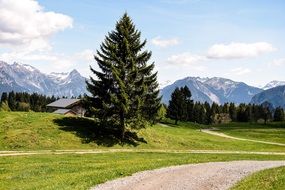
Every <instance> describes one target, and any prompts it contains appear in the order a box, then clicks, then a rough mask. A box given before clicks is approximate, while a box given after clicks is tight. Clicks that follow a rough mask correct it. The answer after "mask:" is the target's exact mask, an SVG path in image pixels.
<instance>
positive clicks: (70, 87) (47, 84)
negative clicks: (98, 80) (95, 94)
mask: <svg viewBox="0 0 285 190" xmlns="http://www.w3.org/2000/svg"><path fill="white" fill-rule="evenodd" d="M85 80H86V78H84V77H83V76H81V75H80V73H79V72H78V71H77V70H73V71H71V72H69V73H51V74H44V73H42V72H40V71H39V70H38V69H36V68H34V67H32V66H30V65H26V64H19V63H14V64H11V65H10V64H8V63H6V62H3V61H0V94H1V93H2V92H10V91H12V90H13V91H16V92H29V93H32V92H37V93H40V94H45V95H48V96H52V95H54V96H59V97H61V96H67V97H72V96H79V95H82V94H83V93H87V90H86V84H85Z"/></svg>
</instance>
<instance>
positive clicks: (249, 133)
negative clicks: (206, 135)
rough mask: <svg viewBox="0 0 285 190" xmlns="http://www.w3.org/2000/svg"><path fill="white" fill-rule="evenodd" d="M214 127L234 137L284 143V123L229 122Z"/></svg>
mask: <svg viewBox="0 0 285 190" xmlns="http://www.w3.org/2000/svg"><path fill="white" fill-rule="evenodd" d="M214 127H217V128H218V129H220V131H221V132H223V133H225V134H227V135H231V136H234V137H240V138H248V139H253V140H262V141H269V142H277V143H284V144H285V123H277V122H276V123H269V124H266V125H264V124H258V123H230V124H224V125H217V126H214Z"/></svg>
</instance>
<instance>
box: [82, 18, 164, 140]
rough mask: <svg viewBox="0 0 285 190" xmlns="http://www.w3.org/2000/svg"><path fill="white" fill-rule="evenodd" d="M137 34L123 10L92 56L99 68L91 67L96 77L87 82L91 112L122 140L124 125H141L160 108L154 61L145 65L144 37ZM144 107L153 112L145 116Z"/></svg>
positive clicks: (138, 126) (146, 59)
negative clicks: (119, 133)
mask: <svg viewBox="0 0 285 190" xmlns="http://www.w3.org/2000/svg"><path fill="white" fill-rule="evenodd" d="M140 36H141V33H140V32H139V31H138V30H137V29H136V28H135V25H134V24H133V22H132V20H131V19H130V17H129V16H128V15H127V14H126V13H125V14H124V15H123V17H122V18H121V19H120V20H119V21H118V22H117V24H116V27H115V30H114V31H112V32H110V33H108V35H107V36H106V38H105V41H104V42H103V43H102V45H101V46H100V50H98V51H97V55H96V56H95V57H94V58H95V61H96V62H97V64H98V66H99V68H100V70H101V71H97V70H95V69H93V68H92V67H91V68H90V69H91V71H92V72H93V73H94V74H95V76H96V78H93V77H91V78H90V82H87V89H88V91H89V92H90V93H91V94H92V96H87V98H86V99H87V102H88V103H89V105H90V106H91V108H90V110H91V112H92V113H93V115H94V116H95V117H96V118H98V119H99V120H100V121H101V123H105V124H106V123H111V125H112V126H114V127H118V128H119V130H120V132H121V138H122V139H124V136H125V131H126V127H130V128H137V129H138V128H142V127H145V121H146V119H151V118H153V114H154V113H157V110H158V109H159V107H160V98H159V97H158V84H157V73H153V69H154V63H152V64H147V62H148V61H149V60H150V58H151V52H148V51H143V48H144V47H145V45H146V40H144V41H143V42H141V40H140ZM145 110H152V111H153V112H151V113H150V114H149V115H147V114H146V112H147V111H145ZM147 113H149V112H147ZM118 121H119V122H118Z"/></svg>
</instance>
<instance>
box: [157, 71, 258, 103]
mask: <svg viewBox="0 0 285 190" xmlns="http://www.w3.org/2000/svg"><path fill="white" fill-rule="evenodd" d="M182 86H187V87H188V88H189V89H190V91H191V93H192V99H193V100H194V101H200V102H205V101H207V102H209V103H212V102H216V103H218V104H223V103H226V102H234V103H249V102H250V101H251V98H252V97H253V96H254V95H255V94H258V93H260V92H262V91H263V90H262V89H260V88H257V87H253V86H249V85H247V84H245V83H243V82H235V81H232V80H230V79H225V78H219V77H213V78H200V77H186V78H184V79H181V80H177V81H176V82H174V83H173V84H171V85H168V86H166V87H164V88H163V89H161V95H162V96H163V97H162V102H163V103H166V104H167V103H168V101H169V99H170V96H171V93H172V92H173V91H174V89H175V88H176V87H182Z"/></svg>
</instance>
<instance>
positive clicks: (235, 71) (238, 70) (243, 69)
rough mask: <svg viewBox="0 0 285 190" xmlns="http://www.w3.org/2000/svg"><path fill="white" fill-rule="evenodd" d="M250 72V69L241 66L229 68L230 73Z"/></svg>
mask: <svg viewBox="0 0 285 190" xmlns="http://www.w3.org/2000/svg"><path fill="white" fill-rule="evenodd" d="M250 72H251V70H250V69H248V68H242V67H238V68H235V69H232V70H231V74H234V75H245V74H248V73H250Z"/></svg>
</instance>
